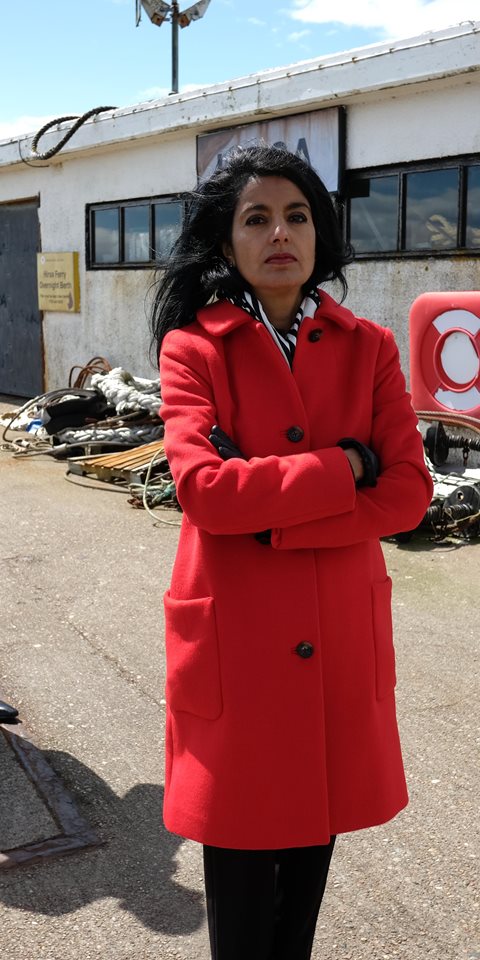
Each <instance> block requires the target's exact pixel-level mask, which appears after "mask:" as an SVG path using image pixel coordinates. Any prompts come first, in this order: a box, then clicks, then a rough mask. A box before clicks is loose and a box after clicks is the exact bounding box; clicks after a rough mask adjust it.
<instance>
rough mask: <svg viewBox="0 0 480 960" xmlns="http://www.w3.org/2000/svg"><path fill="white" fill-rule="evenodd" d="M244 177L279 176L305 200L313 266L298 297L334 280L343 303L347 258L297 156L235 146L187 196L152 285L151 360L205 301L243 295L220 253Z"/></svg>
mask: <svg viewBox="0 0 480 960" xmlns="http://www.w3.org/2000/svg"><path fill="white" fill-rule="evenodd" d="M252 177H285V179H287V180H291V182H292V183H294V184H295V185H296V186H297V187H298V188H299V190H301V191H302V193H303V195H304V196H305V197H306V198H307V200H308V202H309V204H310V208H311V211H312V218H313V223H314V226H315V232H316V249H315V264H314V268H313V271H312V274H311V276H310V277H309V279H308V280H307V282H306V283H305V284H304V286H303V291H304V293H307V292H308V290H310V289H311V288H312V286H314V285H318V284H319V283H323V282H324V281H326V280H338V281H339V282H340V284H341V286H342V289H343V295H344V297H345V295H346V292H347V283H346V280H345V277H344V274H343V268H344V266H345V265H346V264H347V263H350V262H351V260H352V251H351V248H350V247H349V246H348V245H346V244H345V243H344V241H343V237H342V233H341V230H340V226H339V223H338V220H337V215H336V212H335V208H334V205H333V202H332V200H331V197H330V194H329V193H328V190H327V189H326V187H325V185H324V184H323V182H322V181H321V179H320V177H319V176H318V174H317V173H315V171H314V170H313V169H312V168H311V167H310V166H308V164H307V163H305V161H304V160H302V159H301V157H297V156H296V155H295V154H293V153H290V152H289V151H288V150H285V149H283V148H279V147H268V146H260V145H259V146H252V147H237V148H236V149H235V150H233V151H232V152H231V153H230V154H229V155H228V157H227V159H226V161H225V165H224V166H223V167H222V168H221V169H218V170H216V171H215V173H214V174H213V175H212V176H211V177H210V178H209V179H208V180H205V181H204V182H203V183H200V185H199V186H198V187H197V189H196V190H194V191H193V192H192V193H191V194H190V198H189V202H188V206H187V213H186V217H185V223H184V226H183V229H182V232H181V234H180V236H179V238H178V240H177V241H176V243H175V245H174V247H173V250H172V252H171V254H170V257H169V260H168V262H167V265H166V269H165V271H164V273H163V275H161V276H160V279H159V281H158V284H157V288H156V293H155V298H154V302H153V308H152V318H151V329H152V354H153V353H154V352H155V353H156V354H157V356H158V353H157V351H158V350H159V349H160V347H161V344H162V341H163V338H164V337H165V335H166V334H167V333H168V331H169V330H173V329H175V328H177V327H184V326H186V325H187V324H189V323H191V322H192V320H194V319H195V315H196V312H197V310H199V309H200V307H203V306H205V304H206V303H208V302H209V300H211V299H212V298H215V297H216V298H220V299H221V298H222V297H225V296H228V295H230V294H232V293H237V292H238V293H239V292H241V291H243V290H245V289H248V284H247V282H246V280H245V279H244V278H243V277H242V276H241V275H240V273H238V271H237V270H236V269H235V267H234V266H231V265H229V264H228V262H227V260H226V258H225V255H224V253H223V249H222V246H223V244H224V243H229V242H230V241H231V231H232V222H233V216H234V213H235V208H236V205H237V202H238V198H239V196H240V194H241V192H242V190H243V188H244V187H245V185H246V184H247V183H248V181H249V180H250V179H251V178H252Z"/></svg>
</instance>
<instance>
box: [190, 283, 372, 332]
mask: <svg viewBox="0 0 480 960" xmlns="http://www.w3.org/2000/svg"><path fill="white" fill-rule="evenodd" d="M314 320H316V321H320V320H331V321H332V322H333V323H336V324H337V326H339V327H342V329H343V330H354V329H355V327H356V325H357V318H356V317H355V316H354V314H353V313H352V312H351V310H347V308H346V307H342V306H341V305H340V304H339V303H337V302H336V300H334V299H333V297H331V296H329V294H328V293H324V291H323V290H322V292H321V303H320V306H319V308H318V310H316V311H315V317H314ZM197 321H198V323H199V324H200V326H201V327H203V329H204V330H206V331H207V333H209V334H211V335H212V336H214V337H224V336H225V335H226V334H227V333H231V332H232V330H236V328H237V327H241V326H243V324H245V323H255V321H254V319H253V317H251V316H250V314H249V313H246V312H245V310H241V309H240V307H234V306H233V304H232V303H229V302H228V300H218V301H217V302H216V303H211V304H209V306H208V307H202V309H201V310H199V311H198V313H197Z"/></svg>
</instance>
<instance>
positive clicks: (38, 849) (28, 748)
mask: <svg viewBox="0 0 480 960" xmlns="http://www.w3.org/2000/svg"><path fill="white" fill-rule="evenodd" d="M2 733H3V735H4V736H5V738H6V740H7V742H8V743H9V745H10V747H11V748H12V750H13V751H14V753H15V754H16V756H17V758H18V760H19V762H20V764H21V766H22V767H23V769H24V770H25V772H26V774H27V776H28V777H29V779H30V780H31V782H32V783H33V785H34V787H35V789H36V790H37V793H38V794H39V795H40V797H41V799H42V801H43V803H44V804H45V806H46V807H47V809H48V811H49V813H50V815H51V817H52V818H53V820H54V821H55V823H56V824H57V825H58V828H59V832H58V834H56V835H55V836H53V837H48V838H47V839H45V840H40V841H36V842H34V843H29V844H26V845H25V846H23V847H15V848H13V849H11V850H2V851H0V869H3V870H6V869H11V868H12V867H18V866H22V865H23V864H28V865H30V864H32V863H36V862H40V861H44V860H46V859H50V858H51V857H59V856H63V855H64V854H67V853H75V852H76V851H77V850H82V849H86V848H89V847H98V846H101V845H102V844H103V843H104V841H103V840H101V839H100V838H99V837H98V834H97V833H96V832H95V830H93V829H92V827H91V826H90V824H89V823H88V822H87V821H86V820H85V819H84V817H82V815H81V814H80V812H79V810H78V809H77V806H76V804H75V800H74V798H73V797H72V795H71V793H70V792H69V791H68V790H67V788H66V787H65V786H64V785H63V783H62V781H61V780H60V779H59V778H58V777H57V775H56V774H55V773H54V771H53V770H52V768H51V767H50V766H49V765H48V763H47V761H46V760H45V758H44V756H43V754H42V753H41V751H40V750H39V749H38V748H37V747H35V746H34V744H33V743H32V742H31V741H30V740H29V739H28V738H27V737H26V735H25V733H24V732H23V731H22V730H20V729H19V727H18V726H16V727H14V728H12V727H7V726H4V725H3V724H0V735H1V734H2Z"/></svg>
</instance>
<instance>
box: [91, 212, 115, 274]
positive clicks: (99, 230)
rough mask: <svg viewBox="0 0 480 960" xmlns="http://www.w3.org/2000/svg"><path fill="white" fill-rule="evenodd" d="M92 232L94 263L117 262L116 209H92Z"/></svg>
mask: <svg viewBox="0 0 480 960" xmlns="http://www.w3.org/2000/svg"><path fill="white" fill-rule="evenodd" d="M93 234H94V244H95V247H94V249H95V263H118V261H119V259H120V234H119V229H118V209H115V210H94V212H93Z"/></svg>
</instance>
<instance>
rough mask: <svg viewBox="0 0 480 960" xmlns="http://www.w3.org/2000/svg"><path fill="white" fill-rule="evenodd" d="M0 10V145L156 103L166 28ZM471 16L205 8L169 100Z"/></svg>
mask: <svg viewBox="0 0 480 960" xmlns="http://www.w3.org/2000/svg"><path fill="white" fill-rule="evenodd" d="M191 3H193V0H183V2H182V0H181V2H180V9H181V10H183V9H185V8H186V7H188V6H190V4H191ZM0 4H1V7H2V10H1V20H0V24H1V37H2V54H1V61H0V90H1V91H2V93H1V100H0V139H4V138H6V137H10V136H15V135H17V134H20V133H26V132H34V131H36V130H37V129H38V128H39V127H40V126H42V124H43V123H45V122H46V120H49V119H51V118H53V117H59V116H62V115H65V114H80V113H83V112H85V111H86V110H89V109H91V108H92V107H95V106H98V105H112V106H117V107H122V106H127V105H128V104H132V103H138V102H140V101H143V100H149V99H154V98H158V97H161V96H165V95H166V94H168V92H169V90H170V78H171V56H170V44H171V27H170V24H169V23H164V24H163V25H162V26H161V27H160V28H159V27H155V26H154V25H153V24H151V23H150V21H149V19H148V17H147V15H146V14H145V13H144V14H143V18H142V22H141V24H140V26H139V27H138V28H136V27H135V0H21V2H19V0H16V2H12V0H0ZM333 11H335V17H336V18H337V19H336V20H332V16H333ZM478 17H480V7H479V0H402V3H395V2H394V0H391V2H390V0H335V3H331V2H327V0H211V2H210V6H209V8H208V10H207V12H206V14H205V16H204V18H203V19H202V20H198V21H196V22H194V23H192V24H191V25H190V26H189V27H187V28H186V29H184V30H180V71H179V74H180V90H182V88H183V89H187V90H190V89H192V87H196V86H204V85H206V84H210V83H219V82H222V81H224V80H229V79H233V78H234V77H240V76H244V75H245V74H248V73H253V72H256V71H258V70H264V69H267V68H269V67H279V66H282V65H285V64H288V63H294V62H297V61H299V60H306V59H309V58H311V57H318V56H322V55H324V54H325V55H327V54H331V53H336V52H339V51H342V50H349V49H351V48H353V47H358V46H363V45H365V44H370V43H376V42H379V41H382V40H385V39H388V38H394V37H406V36H415V35H416V34H419V33H422V32H423V31H425V30H429V29H440V28H442V27H445V26H449V25H451V24H455V23H458V22H460V21H461V20H469V19H470V20H471V19H475V18H478Z"/></svg>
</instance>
